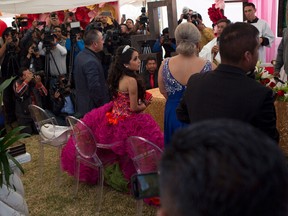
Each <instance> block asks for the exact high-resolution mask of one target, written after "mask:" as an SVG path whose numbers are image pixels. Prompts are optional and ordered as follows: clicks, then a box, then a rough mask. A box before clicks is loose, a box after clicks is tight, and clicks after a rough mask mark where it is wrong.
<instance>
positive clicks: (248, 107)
mask: <svg viewBox="0 0 288 216" xmlns="http://www.w3.org/2000/svg"><path fill="white" fill-rule="evenodd" d="M219 44H220V55H221V64H220V65H219V66H218V67H217V68H216V70H215V71H211V72H208V73H201V74H195V75H193V76H191V77H190V79H189V81H188V84H187V89H186V91H185V93H184V96H183V99H182V101H181V102H180V105H179V107H178V109H177V116H178V118H179V119H180V120H181V121H185V122H191V123H192V122H197V121H202V120H205V119H217V118H229V119H238V120H241V121H244V122H248V123H250V124H251V125H253V126H254V127H256V128H259V129H260V130H262V131H263V132H264V133H266V134H267V135H268V136H270V137H271V138H272V139H274V140H276V141H277V142H278V141H279V134H278V131H277V129H276V112H275V107H274V99H273V92H272V90H271V89H269V88H267V87H264V86H262V85H261V84H260V83H258V82H257V81H256V80H254V79H251V78H249V77H248V76H246V73H247V72H249V71H253V70H254V68H255V65H256V62H257V60H258V48H259V32H258V30H257V29H256V28H255V27H254V26H252V25H249V24H247V23H235V24H231V26H228V27H226V28H225V29H224V31H223V33H222V34H221V36H220V41H219Z"/></svg>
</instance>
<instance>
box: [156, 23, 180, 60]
mask: <svg viewBox="0 0 288 216" xmlns="http://www.w3.org/2000/svg"><path fill="white" fill-rule="evenodd" d="M162 47H163V48H164V50H165V55H164V58H167V57H171V53H172V52H175V51H176V42H175V39H171V38H169V29H168V28H164V29H163V30H162V35H161V36H160V38H159V39H157V40H156V42H155V43H154V46H153V49H152V51H153V52H154V53H156V52H160V53H162ZM162 56H163V55H162Z"/></svg>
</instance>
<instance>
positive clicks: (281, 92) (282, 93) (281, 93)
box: [277, 90, 285, 97]
mask: <svg viewBox="0 0 288 216" xmlns="http://www.w3.org/2000/svg"><path fill="white" fill-rule="evenodd" d="M284 94H285V92H284V91H283V90H279V91H278V92H277V95H278V96H279V97H283V96H284Z"/></svg>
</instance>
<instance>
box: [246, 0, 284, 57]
mask: <svg viewBox="0 0 288 216" xmlns="http://www.w3.org/2000/svg"><path fill="white" fill-rule="evenodd" d="M249 2H252V3H254V4H255V7H256V9H257V11H256V16H257V17H258V18H260V19H263V20H265V21H266V22H267V23H268V24H269V26H270V28H271V29H272V31H273V33H274V35H275V41H274V42H273V44H272V45H271V48H266V62H271V60H273V59H276V55H277V49H278V46H279V44H280V41H281V38H279V37H277V21H278V0H249Z"/></svg>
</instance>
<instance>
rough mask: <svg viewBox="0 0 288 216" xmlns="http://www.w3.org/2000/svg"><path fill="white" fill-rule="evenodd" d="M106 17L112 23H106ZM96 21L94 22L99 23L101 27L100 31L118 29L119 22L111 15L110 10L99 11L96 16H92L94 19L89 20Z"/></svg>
mask: <svg viewBox="0 0 288 216" xmlns="http://www.w3.org/2000/svg"><path fill="white" fill-rule="evenodd" d="M108 18H109V19H110V20H111V21H112V25H110V24H109V23H108ZM93 22H96V23H101V27H102V33H103V34H105V33H106V32H107V30H110V29H114V28H116V29H118V28H119V23H118V22H117V20H116V19H114V18H113V17H112V14H111V12H110V11H103V12H101V13H100V14H99V15H98V16H96V17H94V19H93V20H92V21H91V23H93Z"/></svg>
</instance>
